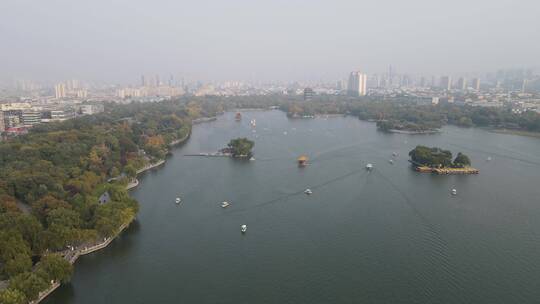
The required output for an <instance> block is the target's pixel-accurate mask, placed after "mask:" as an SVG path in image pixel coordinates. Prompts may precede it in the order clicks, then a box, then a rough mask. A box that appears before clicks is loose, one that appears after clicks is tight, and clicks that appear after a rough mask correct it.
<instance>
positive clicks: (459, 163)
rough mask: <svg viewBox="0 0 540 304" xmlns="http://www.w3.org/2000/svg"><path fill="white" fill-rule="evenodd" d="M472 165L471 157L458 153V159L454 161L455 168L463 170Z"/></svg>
mask: <svg viewBox="0 0 540 304" xmlns="http://www.w3.org/2000/svg"><path fill="white" fill-rule="evenodd" d="M470 165H471V160H470V159H469V157H468V156H467V155H465V154H463V153H461V152H459V153H458V155H457V156H456V159H454V167H458V168H463V167H468V166H470Z"/></svg>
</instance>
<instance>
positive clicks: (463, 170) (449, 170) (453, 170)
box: [409, 160, 480, 175]
mask: <svg viewBox="0 0 540 304" xmlns="http://www.w3.org/2000/svg"><path fill="white" fill-rule="evenodd" d="M409 162H410V163H411V164H413V166H414V170H415V171H417V172H420V173H434V174H438V175H450V174H478V173H480V170H478V169H476V168H473V167H463V168H431V167H428V166H424V165H422V164H419V163H417V162H414V161H412V160H409Z"/></svg>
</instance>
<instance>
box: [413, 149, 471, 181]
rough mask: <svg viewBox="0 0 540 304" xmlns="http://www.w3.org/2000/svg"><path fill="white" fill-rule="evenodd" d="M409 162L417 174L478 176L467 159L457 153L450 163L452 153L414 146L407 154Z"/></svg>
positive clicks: (465, 156)
mask: <svg viewBox="0 0 540 304" xmlns="http://www.w3.org/2000/svg"><path fill="white" fill-rule="evenodd" d="M409 156H410V157H411V159H410V162H411V163H412V164H413V165H414V168H415V170H416V171H418V172H429V173H436V174H478V172H479V171H478V170H477V169H475V168H472V167H471V160H470V159H469V157H468V156H467V155H465V154H463V153H461V152H459V153H458V154H457V156H456V158H455V159H454V160H453V161H452V152H450V151H448V150H443V149H441V148H437V147H433V148H430V147H426V146H416V148H414V149H413V150H411V151H410V152H409Z"/></svg>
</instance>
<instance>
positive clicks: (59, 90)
mask: <svg viewBox="0 0 540 304" xmlns="http://www.w3.org/2000/svg"><path fill="white" fill-rule="evenodd" d="M54 94H55V96H56V99H60V98H66V86H65V85H64V84H63V83H59V84H57V85H55V86H54Z"/></svg>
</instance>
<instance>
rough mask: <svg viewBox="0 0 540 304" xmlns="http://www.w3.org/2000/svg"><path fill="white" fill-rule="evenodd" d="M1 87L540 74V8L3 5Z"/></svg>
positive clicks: (451, 2) (310, 2) (346, 0)
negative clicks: (176, 79) (161, 79)
mask: <svg viewBox="0 0 540 304" xmlns="http://www.w3.org/2000/svg"><path fill="white" fill-rule="evenodd" d="M0 39H1V40H0V41H1V48H0V50H1V54H0V78H4V79H8V78H9V79H11V78H25V79H35V80H58V79H70V78H78V79H88V80H104V81H117V82H136V81H138V79H139V78H140V75H141V74H149V75H154V74H157V73H159V74H161V75H163V76H166V75H169V74H173V75H175V76H185V77H186V78H188V79H201V80H225V79H237V80H263V81H266V80H282V81H290V80H332V79H336V78H343V77H345V76H346V75H347V73H348V72H349V71H351V70H355V69H359V70H363V71H366V72H367V73H377V72H383V71H386V70H387V67H388V65H390V64H391V65H392V66H394V67H395V68H396V70H397V71H398V72H405V71H406V72H410V73H422V74H426V75H431V74H435V75H441V74H447V73H448V74H460V73H465V72H485V71H493V70H496V69H498V68H510V67H530V66H535V67H538V66H540V1H539V0H445V1H439V0H373V1H364V0H332V1H320V0H260V1H259V0H219V1H217V0H215V1H211V0H152V1H150V0H146V1H142V0H91V1H90V0H85V1H83V0H1V1H0Z"/></svg>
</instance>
